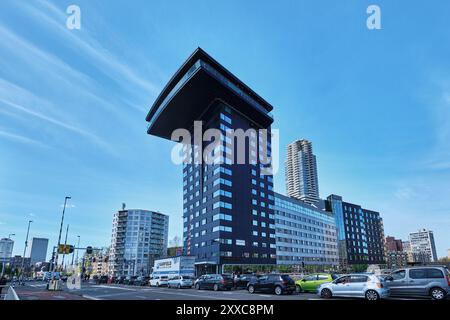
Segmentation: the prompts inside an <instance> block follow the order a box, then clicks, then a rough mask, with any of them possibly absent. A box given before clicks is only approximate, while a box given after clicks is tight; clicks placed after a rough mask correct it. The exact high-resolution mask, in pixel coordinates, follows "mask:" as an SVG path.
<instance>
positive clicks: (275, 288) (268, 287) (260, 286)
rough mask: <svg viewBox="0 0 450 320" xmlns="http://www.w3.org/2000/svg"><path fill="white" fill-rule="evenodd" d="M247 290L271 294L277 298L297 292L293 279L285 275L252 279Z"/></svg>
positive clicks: (271, 275)
mask: <svg viewBox="0 0 450 320" xmlns="http://www.w3.org/2000/svg"><path fill="white" fill-rule="evenodd" d="M247 290H248V292H250V293H254V292H271V293H275V294H276V295H277V296H279V295H281V294H283V293H287V294H292V293H293V292H294V291H295V282H294V280H292V278H291V277H290V276H288V275H285V274H268V275H263V276H259V277H255V278H252V279H251V280H250V281H249V283H248V285H247Z"/></svg>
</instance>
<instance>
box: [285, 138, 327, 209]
mask: <svg viewBox="0 0 450 320" xmlns="http://www.w3.org/2000/svg"><path fill="white" fill-rule="evenodd" d="M285 175H286V193H287V195H288V196H290V197H294V198H297V199H299V200H303V201H305V202H308V203H316V202H318V201H319V181H318V178H317V163H316V156H315V155H314V154H313V150H312V143H311V142H309V141H308V140H297V141H294V142H293V143H291V144H289V145H288V146H287V157H286V161H285Z"/></svg>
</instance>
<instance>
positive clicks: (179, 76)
mask: <svg viewBox="0 0 450 320" xmlns="http://www.w3.org/2000/svg"><path fill="white" fill-rule="evenodd" d="M272 109H273V107H272V106H271V105H270V104H269V103H268V102H266V101H265V100H264V99H262V98H261V97H260V96H259V95H258V94H256V93H255V92H254V91H253V90H251V89H250V88H249V87H248V86H247V85H245V84H244V83H243V82H242V81H240V80H239V79H238V78H236V77H235V76H234V75H233V74H231V73H230V72H229V71H228V70H227V69H225V68H224V67H223V66H222V65H220V64H219V63H218V62H217V61H215V60H214V59H213V58H212V57H211V56H209V55H208V54H207V53H205V52H204V51H203V50H202V49H200V48H199V49H197V50H195V52H194V53H193V54H192V55H191V56H190V57H189V58H188V59H187V61H186V62H184V63H183V65H182V66H181V68H180V69H179V70H178V71H177V72H176V73H175V75H174V76H173V77H172V79H171V80H170V81H169V83H168V84H167V85H166V86H165V88H164V89H163V91H162V92H161V93H160V95H159V96H158V98H157V99H156V101H155V103H154V104H153V106H152V107H151V109H150V111H149V113H148V115H147V118H146V120H147V121H148V122H149V125H148V131H147V133H148V134H151V135H154V136H158V137H162V138H165V139H171V138H172V134H173V133H174V130H176V129H185V130H184V131H187V132H189V134H190V137H191V138H192V139H190V141H189V142H188V144H186V145H185V146H184V151H185V152H186V154H187V156H186V157H185V159H184V160H185V162H187V163H184V164H183V228H184V230H183V238H184V239H183V243H184V251H185V252H184V253H185V254H186V255H193V256H195V257H196V258H197V259H196V268H197V272H200V273H203V272H221V271H222V268H223V266H225V265H250V264H252V265H267V264H275V263H276V246H275V220H274V215H273V206H274V195H273V179H272V175H271V174H270V173H268V172H266V169H267V167H270V163H266V162H267V161H266V160H267V159H269V158H270V151H271V150H270V149H271V142H270V140H271V139H270V132H271V131H270V126H271V124H272V122H273V119H272V117H271V115H270V111H271V110H272ZM195 121H199V122H197V123H196V124H197V126H195V125H194V122H195ZM198 123H201V128H200V129H199V128H198ZM209 129H216V130H219V131H220V137H219V141H215V140H214V141H212V140H210V139H204V140H205V141H203V139H202V138H205V136H206V133H207V132H208V130H209ZM238 129H242V130H243V131H245V132H246V134H247V137H246V138H244V146H245V159H246V161H244V162H245V163H239V160H238V157H239V156H242V154H240V153H242V151H241V150H238V139H237V138H236V139H235V138H234V137H231V138H230V135H229V134H230V133H233V130H238ZM261 129H265V130H267V133H268V134H267V143H264V141H263V140H264V139H261V138H262V135H261V132H260V130H261ZM199 130H200V131H199ZM216 132H217V131H216ZM174 139H175V140H177V141H179V137H178V136H176V135H175V137H174ZM214 142H216V143H217V146H216V147H215V148H214V151H217V152H213V153H211V158H212V161H208V162H205V160H206V159H204V157H202V155H204V153H203V152H204V151H206V150H207V148H208V147H209V146H210V145H211V144H212V143H214ZM183 143H185V141H183ZM265 147H266V148H267V149H268V150H267V153H266V154H265V155H266V157H264V155H261V149H264V148H265ZM269 172H270V171H269Z"/></svg>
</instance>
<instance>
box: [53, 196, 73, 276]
mask: <svg viewBox="0 0 450 320" xmlns="http://www.w3.org/2000/svg"><path fill="white" fill-rule="evenodd" d="M69 199H72V198H71V197H67V196H66V197H65V198H64V207H63V212H62V217H61V226H60V227H59V236H58V246H57V248H56V258H55V254H53V256H52V271H54V269H55V264H56V263H57V262H58V249H59V246H60V245H61V234H62V228H63V223H64V213H65V212H66V205H67V200H69Z"/></svg>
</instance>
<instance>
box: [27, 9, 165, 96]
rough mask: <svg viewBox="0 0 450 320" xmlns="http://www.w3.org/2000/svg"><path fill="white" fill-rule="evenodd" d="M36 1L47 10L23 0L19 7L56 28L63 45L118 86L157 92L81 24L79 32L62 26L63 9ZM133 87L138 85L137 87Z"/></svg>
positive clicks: (63, 19) (64, 16) (157, 88)
mask: <svg viewBox="0 0 450 320" xmlns="http://www.w3.org/2000/svg"><path fill="white" fill-rule="evenodd" d="M37 3H39V4H40V6H42V7H44V8H45V9H46V10H40V9H39V8H37V7H36V6H35V5H34V4H32V3H31V2H26V1H21V2H20V3H19V6H20V8H21V9H23V10H25V11H26V12H28V13H29V14H30V15H31V16H32V17H34V18H36V19H37V20H39V22H41V23H42V22H46V23H47V24H48V25H49V26H51V27H52V29H53V30H58V32H59V33H60V34H61V35H63V36H64V37H65V38H66V39H67V40H66V41H65V43H66V44H69V45H70V46H72V47H73V48H74V49H75V50H76V51H80V50H81V51H83V53H84V54H86V55H87V56H88V57H89V58H90V59H91V61H92V62H93V64H94V65H95V66H96V67H97V69H99V70H100V71H102V72H103V73H104V74H105V75H107V76H109V77H110V78H111V79H112V80H114V81H116V82H117V83H118V84H120V85H121V86H126V87H127V88H128V89H132V90H133V91H136V90H135V89H139V91H141V92H142V90H144V92H148V93H151V94H157V93H158V92H159V86H158V85H156V84H154V83H152V82H151V81H149V80H148V79H146V78H145V77H143V76H141V75H139V74H138V73H137V72H136V71H135V70H134V69H133V68H132V67H130V66H128V65H126V64H124V63H123V62H122V61H121V60H120V59H119V58H117V57H116V56H114V55H113V54H112V53H111V52H110V51H109V50H107V49H106V48H105V47H104V46H102V45H101V44H100V43H99V42H98V41H97V40H95V38H94V37H92V36H91V34H90V33H89V31H88V29H87V28H86V27H84V26H82V28H81V30H79V32H72V31H71V30H69V29H67V28H66V26H65V20H66V19H67V15H66V14H65V12H64V11H62V10H61V9H59V8H57V7H56V6H55V5H53V4H52V3H51V2H49V1H45V0H39V1H38V2H37ZM80 35H82V37H81V36H80ZM136 86H137V87H139V88H136Z"/></svg>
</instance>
